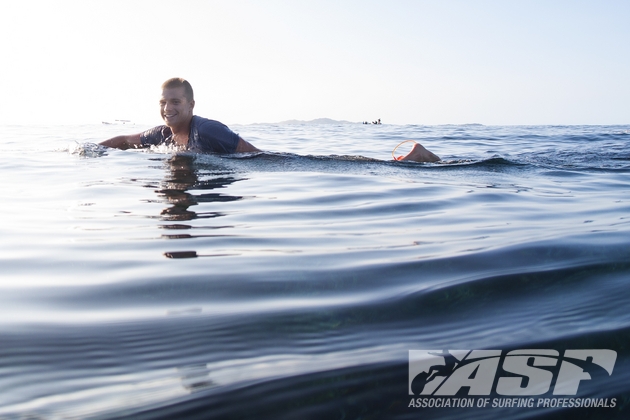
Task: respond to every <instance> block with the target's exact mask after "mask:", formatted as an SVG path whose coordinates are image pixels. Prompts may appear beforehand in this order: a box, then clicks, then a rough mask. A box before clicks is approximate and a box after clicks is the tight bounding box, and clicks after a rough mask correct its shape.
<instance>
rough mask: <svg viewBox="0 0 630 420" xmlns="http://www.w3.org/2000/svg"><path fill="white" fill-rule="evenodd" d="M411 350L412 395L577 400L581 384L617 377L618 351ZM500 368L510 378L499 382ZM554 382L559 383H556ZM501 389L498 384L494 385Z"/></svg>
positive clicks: (502, 378) (410, 387)
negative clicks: (548, 396)
mask: <svg viewBox="0 0 630 420" xmlns="http://www.w3.org/2000/svg"><path fill="white" fill-rule="evenodd" d="M502 353H503V352H502V350H443V351H441V350H409V395H435V396H454V395H457V393H458V392H460V390H461V389H462V388H463V389H464V390H466V388H468V395H490V393H491V392H492V391H493V387H494V391H495V392H496V393H497V394H499V395H509V396H524V395H542V394H545V393H547V392H549V390H550V389H551V388H552V384H553V395H576V394H577V391H578V388H579V386H580V382H581V381H587V380H591V379H593V376H596V377H599V376H606V373H607V374H608V376H610V375H612V372H613V368H614V366H615V361H616V360H617V352H615V351H614V350H606V349H598V350H565V351H564V354H563V355H562V356H560V352H559V351H557V350H550V349H541V350H513V351H510V352H507V353H506V354H505V355H503V354H502ZM499 365H501V367H502V369H503V372H506V373H507V375H506V376H499V377H498V380H495V379H496V377H497V373H498V372H499ZM554 379H555V381H554ZM495 384H496V385H495Z"/></svg>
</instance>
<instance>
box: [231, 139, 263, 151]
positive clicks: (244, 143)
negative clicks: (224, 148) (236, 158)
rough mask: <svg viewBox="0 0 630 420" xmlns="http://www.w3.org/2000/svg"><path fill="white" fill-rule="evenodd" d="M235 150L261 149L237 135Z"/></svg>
mask: <svg viewBox="0 0 630 420" xmlns="http://www.w3.org/2000/svg"><path fill="white" fill-rule="evenodd" d="M235 152H236V153H246V152H261V150H260V149H257V148H256V147H254V145H253V144H251V143H250V142H248V141H245V140H243V139H242V138H241V137H239V138H238V144H237V145H236V150H235Z"/></svg>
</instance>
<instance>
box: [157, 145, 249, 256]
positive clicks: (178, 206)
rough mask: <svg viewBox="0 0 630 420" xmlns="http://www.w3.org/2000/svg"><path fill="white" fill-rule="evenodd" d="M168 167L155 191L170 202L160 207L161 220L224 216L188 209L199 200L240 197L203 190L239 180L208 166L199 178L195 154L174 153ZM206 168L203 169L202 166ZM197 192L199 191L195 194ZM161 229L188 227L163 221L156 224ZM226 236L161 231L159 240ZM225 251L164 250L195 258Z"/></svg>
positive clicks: (222, 200)
mask: <svg viewBox="0 0 630 420" xmlns="http://www.w3.org/2000/svg"><path fill="white" fill-rule="evenodd" d="M165 165H166V168H167V170H168V173H167V175H166V176H165V178H164V181H162V189H160V190H157V191H156V192H157V194H158V196H160V197H161V198H162V199H163V201H164V202H166V203H168V204H170V207H166V208H165V209H163V210H162V212H161V216H162V219H163V220H169V221H186V220H193V219H210V218H216V217H221V216H224V214H223V213H221V212H217V211H209V212H199V211H194V210H191V209H190V208H191V207H193V206H197V205H199V204H200V203H213V202H229V201H237V200H241V199H242V198H243V197H241V196H233V195H229V194H225V193H215V192H207V191H208V190H215V189H221V188H225V187H227V186H228V185H230V184H232V183H234V182H236V181H239V180H241V179H240V178H235V177H234V176H232V174H231V173H230V172H228V171H226V170H220V169H217V168H210V169H211V171H210V173H209V175H208V178H206V179H200V175H199V172H200V171H199V169H198V168H196V167H195V156H194V155H187V154H175V155H173V156H171V157H169V158H168V159H166V160H165ZM206 169H207V168H206ZM197 191H202V192H201V193H198V192H197ZM160 227H161V228H162V229H172V230H182V229H192V226H191V225H187V224H181V223H178V224H166V225H161V226H160ZM231 227H232V226H215V227H212V228H210V227H205V228H204V229H225V228H231ZM218 236H227V235H225V234H223V235H216V234H213V235H191V234H188V233H177V234H165V235H162V238H163V239H192V238H202V237H205V238H208V237H218ZM226 255H228V254H213V255H199V254H197V252H196V251H169V252H165V253H164V256H165V257H167V258H178V259H179V258H197V257H211V256H212V257H214V256H226ZM229 255H232V254H229Z"/></svg>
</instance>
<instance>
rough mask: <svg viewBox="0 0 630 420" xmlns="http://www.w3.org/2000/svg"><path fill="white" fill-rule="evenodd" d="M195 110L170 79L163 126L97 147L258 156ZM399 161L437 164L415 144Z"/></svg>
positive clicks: (187, 90) (180, 83) (180, 84)
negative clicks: (165, 146)
mask: <svg viewBox="0 0 630 420" xmlns="http://www.w3.org/2000/svg"><path fill="white" fill-rule="evenodd" d="M194 107H195V99H194V96H193V90H192V86H191V85H190V83H188V81H186V80H184V79H181V78H172V79H169V80H167V81H166V82H164V83H163V84H162V97H161V98H160V115H161V116H162V119H163V120H164V122H165V123H166V125H160V126H157V127H154V128H151V129H149V130H147V131H145V132H143V133H139V134H132V135H124V136H117V137H114V138H111V139H109V140H105V141H103V142H101V143H100V144H101V145H103V146H107V147H115V148H118V149H129V148H139V147H149V146H151V145H158V144H168V145H173V146H176V147H179V148H182V149H185V150H192V151H196V152H206V153H207V152H210V153H246V152H260V150H259V149H257V148H256V147H254V146H253V145H252V144H251V143H249V142H247V141H245V140H243V139H242V138H241V137H240V136H239V135H238V134H236V133H235V132H233V131H232V130H230V129H229V128H228V127H227V126H225V125H224V124H222V123H220V122H218V121H214V120H209V119H207V118H202V117H199V116H197V115H193V108H194ZM398 160H408V161H413V162H437V161H438V160H440V158H439V157H438V156H436V155H434V154H433V153H431V152H429V151H428V150H427V149H425V148H424V147H422V145H420V144H418V143H416V144H414V146H413V149H412V150H411V152H409V154H407V155H406V156H403V157H400V158H398Z"/></svg>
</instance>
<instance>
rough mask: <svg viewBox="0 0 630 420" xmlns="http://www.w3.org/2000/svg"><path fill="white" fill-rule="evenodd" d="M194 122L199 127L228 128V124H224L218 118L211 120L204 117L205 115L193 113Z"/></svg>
mask: <svg viewBox="0 0 630 420" xmlns="http://www.w3.org/2000/svg"><path fill="white" fill-rule="evenodd" d="M192 124H193V126H195V127H198V128H201V127H203V128H209V129H212V128H228V127H227V125H225V124H223V123H222V122H220V121H217V120H211V119H210V118H204V117H200V116H198V115H193V117H192Z"/></svg>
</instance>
